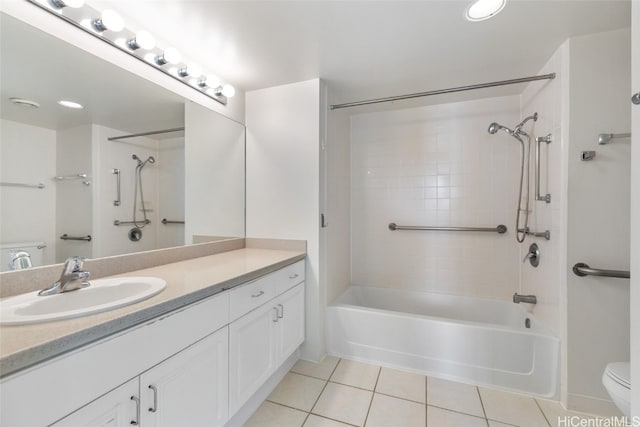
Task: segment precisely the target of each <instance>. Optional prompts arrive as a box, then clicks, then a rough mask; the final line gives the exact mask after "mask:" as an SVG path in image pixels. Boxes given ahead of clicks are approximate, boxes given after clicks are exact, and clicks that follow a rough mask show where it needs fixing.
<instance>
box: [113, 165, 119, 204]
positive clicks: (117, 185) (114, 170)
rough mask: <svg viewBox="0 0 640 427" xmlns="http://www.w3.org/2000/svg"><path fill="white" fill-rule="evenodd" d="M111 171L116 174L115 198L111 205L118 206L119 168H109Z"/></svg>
mask: <svg viewBox="0 0 640 427" xmlns="http://www.w3.org/2000/svg"><path fill="white" fill-rule="evenodd" d="M111 173H112V174H113V175H115V176H116V199H115V200H114V201H113V206H120V169H111Z"/></svg>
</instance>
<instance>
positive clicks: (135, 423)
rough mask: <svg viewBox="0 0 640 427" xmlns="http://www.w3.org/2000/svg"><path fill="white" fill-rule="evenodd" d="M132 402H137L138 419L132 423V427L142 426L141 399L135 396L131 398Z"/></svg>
mask: <svg viewBox="0 0 640 427" xmlns="http://www.w3.org/2000/svg"><path fill="white" fill-rule="evenodd" d="M131 400H133V401H134V402H136V419H135V420H133V421H131V425H132V426H137V425H138V424H140V399H138V398H137V397H135V396H131Z"/></svg>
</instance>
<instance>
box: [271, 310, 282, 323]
mask: <svg viewBox="0 0 640 427" xmlns="http://www.w3.org/2000/svg"><path fill="white" fill-rule="evenodd" d="M273 310H274V311H275V312H276V317H275V318H274V319H273V322H274V323H275V322H277V321H278V319H279V318H280V316H278V307H273Z"/></svg>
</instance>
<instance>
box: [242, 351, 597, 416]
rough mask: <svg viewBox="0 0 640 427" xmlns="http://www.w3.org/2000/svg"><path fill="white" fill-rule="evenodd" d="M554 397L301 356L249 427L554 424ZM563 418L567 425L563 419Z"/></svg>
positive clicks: (563, 412)
mask: <svg viewBox="0 0 640 427" xmlns="http://www.w3.org/2000/svg"><path fill="white" fill-rule="evenodd" d="M565 416H569V417H571V416H576V417H579V418H581V419H589V418H592V417H591V416H589V415H586V414H579V413H576V412H569V411H566V410H564V409H563V408H562V406H560V404H559V403H557V402H553V401H548V400H542V399H534V398H532V397H528V396H523V395H519V394H513V393H507V392H504V391H499V390H493V389H488V388H484V387H476V386H472V385H468V384H461V383H456V382H452V381H446V380H441V379H437V378H431V377H425V376H424V375H418V374H414V373H409V372H403V371H397V370H394V369H388V368H382V367H380V366H375V365H370V364H367V363H361V362H355V361H352V360H346V359H338V358H335V357H327V358H326V359H325V360H324V361H323V362H322V363H311V362H307V361H303V360H301V361H298V362H297V363H296V365H295V366H294V367H293V368H292V369H291V371H290V372H289V373H288V374H287V375H286V376H285V378H284V379H283V380H282V381H281V382H280V384H279V385H278V387H276V389H275V390H274V391H273V393H271V395H270V396H269V397H268V398H267V400H266V401H265V402H264V403H263V404H262V405H261V406H260V407H259V408H258V410H257V411H256V413H255V414H253V416H252V417H251V419H250V420H249V421H248V422H247V423H246V424H245V426H246V427H302V426H304V427H345V426H358V427H414V426H419V427H476V426H477V427H505V426H507V427H509V426H517V427H556V426H558V417H565ZM563 425H568V424H566V423H565V424H563Z"/></svg>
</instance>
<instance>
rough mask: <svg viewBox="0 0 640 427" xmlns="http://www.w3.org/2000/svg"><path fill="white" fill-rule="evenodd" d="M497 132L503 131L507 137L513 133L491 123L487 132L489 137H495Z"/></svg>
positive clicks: (504, 127) (506, 128)
mask: <svg viewBox="0 0 640 427" xmlns="http://www.w3.org/2000/svg"><path fill="white" fill-rule="evenodd" d="M499 130H503V131H505V132H507V133H508V134H509V135H513V131H512V130H511V129H509V128H508V127H506V126H502V125H500V124H498V123H496V122H493V123H491V124H490V125H489V129H488V131H489V133H490V134H491V135H495V134H496V133H498V131H499Z"/></svg>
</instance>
